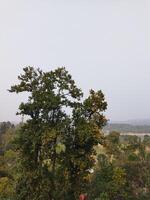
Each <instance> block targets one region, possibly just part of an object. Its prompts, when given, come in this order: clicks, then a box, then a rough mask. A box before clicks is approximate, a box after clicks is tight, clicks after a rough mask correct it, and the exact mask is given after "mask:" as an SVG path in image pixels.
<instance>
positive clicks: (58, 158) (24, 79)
mask: <svg viewBox="0 0 150 200" xmlns="http://www.w3.org/2000/svg"><path fill="white" fill-rule="evenodd" d="M18 79H19V81H20V83H19V84H18V85H15V86H12V87H11V90H10V92H16V93H20V92H28V93H29V98H28V101H27V102H26V103H22V104H21V105H20V107H19V109H20V113H19V114H21V115H27V116H29V119H28V120H27V122H26V123H25V124H23V125H22V127H21V129H20V133H19V134H18V137H17V138H16V149H17V152H18V154H19V157H20V168H19V169H20V172H19V177H18V180H17V184H16V194H17V195H16V199H18V200H24V199H26V200H33V199H36V200H44V199H49V200H52V199H56V200H59V199H61V200H63V199H64V200H66V199H72V200H73V199H78V196H79V194H80V193H82V192H84V190H85V188H86V185H87V183H88V175H89V174H90V169H91V168H92V167H93V166H94V156H95V155H96V151H95V149H94V147H95V146H96V145H98V144H99V143H102V140H103V138H102V134H101V132H100V130H101V129H102V127H103V126H104V125H105V124H106V119H105V117H104V116H103V111H105V110H106V108H107V103H106V102H105V99H104V95H103V93H102V92H101V91H97V92H95V91H94V90H91V91H90V94H89V97H87V98H86V99H84V100H82V96H83V93H82V91H81V90H80V89H78V88H77V86H76V85H75V82H74V80H73V79H72V77H71V75H70V74H69V73H68V72H67V71H66V70H65V68H58V69H56V70H55V71H50V72H42V71H41V70H39V69H37V70H35V69H34V68H32V67H27V68H24V74H22V75H20V76H19V77H18ZM60 188H62V189H61V190H60Z"/></svg>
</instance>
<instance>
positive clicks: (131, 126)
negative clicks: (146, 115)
mask: <svg viewBox="0 0 150 200" xmlns="http://www.w3.org/2000/svg"><path fill="white" fill-rule="evenodd" d="M104 131H109V132H110V131H118V132H121V133H128V132H133V133H150V123H148V121H147V123H146V121H143V122H142V121H140V122H139V123H138V121H132V123H131V121H130V123H119V122H118V123H109V124H108V125H107V126H106V127H104Z"/></svg>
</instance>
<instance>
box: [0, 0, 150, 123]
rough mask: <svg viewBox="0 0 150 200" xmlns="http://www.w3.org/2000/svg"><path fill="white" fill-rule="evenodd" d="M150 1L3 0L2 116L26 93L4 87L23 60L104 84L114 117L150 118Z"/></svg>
mask: <svg viewBox="0 0 150 200" xmlns="http://www.w3.org/2000/svg"><path fill="white" fill-rule="evenodd" d="M149 11H150V1H149V0H92V1H91V0H59V1H58V0H53V1H52V0H0V121H4V120H11V121H16V120H19V118H18V117H16V116H15V113H16V111H17V107H18V105H19V103H20V102H21V101H24V100H25V96H24V95H22V96H20V95H19V96H18V95H15V94H9V93H8V92H7V89H8V88H10V85H12V84H14V83H16V80H17V79H16V77H17V75H18V74H19V73H21V71H22V68H23V67H25V66H28V65H30V66H35V67H40V68H42V69H43V70H51V69H54V68H56V67H58V66H66V68H67V70H69V71H70V73H71V74H72V75H73V78H74V79H75V80H76V81H77V84H78V86H79V87H81V88H82V89H83V91H84V92H85V94H86V95H87V94H88V90H89V89H90V88H93V89H102V90H103V92H104V93H105V95H106V100H107V102H108V105H109V106H108V110H107V113H106V114H107V117H108V118H109V119H111V120H127V119H134V118H136V119H137V118H150V87H149V86H150V23H149V20H150V12H149Z"/></svg>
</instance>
